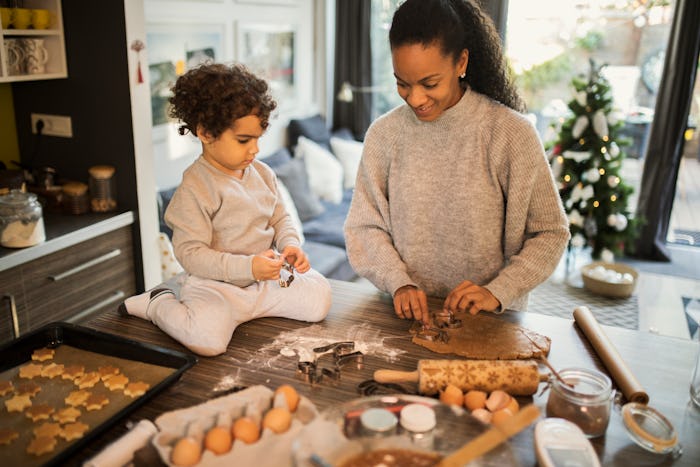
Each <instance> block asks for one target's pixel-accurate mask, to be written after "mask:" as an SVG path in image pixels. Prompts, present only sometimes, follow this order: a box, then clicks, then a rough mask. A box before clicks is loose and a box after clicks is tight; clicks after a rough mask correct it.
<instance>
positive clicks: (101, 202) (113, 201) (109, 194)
mask: <svg viewBox="0 0 700 467" xmlns="http://www.w3.org/2000/svg"><path fill="white" fill-rule="evenodd" d="M114 171H115V169H114V167H112V166H111V165H95V166H92V167H90V168H89V169H88V173H89V174H90V179H89V189H90V207H91V208H92V211H93V212H109V211H114V210H115V209H117V189H116V183H115V179H114Z"/></svg>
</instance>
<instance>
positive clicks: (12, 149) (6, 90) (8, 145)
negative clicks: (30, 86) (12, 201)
mask: <svg viewBox="0 0 700 467" xmlns="http://www.w3.org/2000/svg"><path fill="white" fill-rule="evenodd" d="M0 122H2V123H1V124H0V162H2V163H4V164H5V166H7V168H8V169H16V168H17V166H15V165H14V164H12V163H11V162H10V161H12V160H19V146H18V145H17V129H16V128H15V108H14V104H13V102H12V87H11V85H10V84H9V83H4V84H0Z"/></svg>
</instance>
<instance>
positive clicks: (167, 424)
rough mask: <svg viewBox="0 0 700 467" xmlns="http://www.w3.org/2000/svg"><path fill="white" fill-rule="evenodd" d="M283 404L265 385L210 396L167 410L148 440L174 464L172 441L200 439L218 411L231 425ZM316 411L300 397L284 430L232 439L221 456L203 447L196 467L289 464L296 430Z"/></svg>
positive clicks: (257, 416)
mask: <svg viewBox="0 0 700 467" xmlns="http://www.w3.org/2000/svg"><path fill="white" fill-rule="evenodd" d="M280 404H286V402H285V400H284V397H279V396H278V397H275V396H274V391H272V390H271V389H269V388H267V387H265V386H252V387H250V388H248V389H245V390H243V391H240V392H236V393H234V394H229V395H227V396H222V397H218V398H216V399H211V400H209V401H207V402H204V403H202V404H199V405H195V406H191V407H187V408H184V409H178V410H173V411H170V412H166V413H164V414H162V415H161V416H159V417H158V418H157V419H156V420H155V424H156V426H157V427H158V430H159V431H158V433H157V434H156V435H155V436H154V437H153V438H152V440H151V443H152V444H153V446H154V447H155V449H156V450H157V451H158V454H159V455H160V458H161V460H162V461H163V462H164V463H165V464H166V465H169V466H175V464H173V462H172V460H171V454H172V451H173V447H174V445H175V443H176V442H177V441H178V440H179V439H181V438H182V437H184V436H188V435H191V434H192V433H193V432H195V433H196V437H198V438H203V435H204V434H206V432H207V431H208V430H209V429H210V428H212V427H214V426H215V425H216V424H217V422H219V421H220V417H221V414H228V415H230V420H231V424H233V422H235V420H236V419H238V418H239V417H242V416H244V415H246V416H250V415H252V416H253V417H254V418H257V419H258V420H260V419H261V418H262V415H264V413H265V412H266V411H267V410H269V409H270V408H272V407H279V406H280ZM317 416H318V410H317V409H316V406H315V405H314V404H313V403H312V402H311V401H310V400H309V399H307V398H306V397H303V396H300V400H299V405H298V406H297V410H296V411H295V412H294V413H292V423H291V426H290V427H289V429H288V430H287V431H286V432H284V433H280V434H277V433H274V432H272V431H271V430H269V429H267V428H265V429H262V431H261V435H260V439H259V440H258V441H256V442H255V443H251V444H245V443H244V442H242V441H240V440H234V442H233V445H232V447H231V450H230V451H229V452H227V453H225V454H222V455H216V454H214V453H213V452H211V451H208V450H205V449H203V450H202V456H201V459H200V461H199V463H198V464H196V465H198V466H206V467H210V466H230V465H255V466H256V467H267V466H270V467H273V466H274V467H279V466H288V465H289V466H291V465H292V443H293V441H294V440H295V438H296V437H297V435H298V433H299V431H300V430H301V429H302V428H303V427H304V426H305V425H307V424H308V423H310V422H311V421H313V420H314V419H316V418H317Z"/></svg>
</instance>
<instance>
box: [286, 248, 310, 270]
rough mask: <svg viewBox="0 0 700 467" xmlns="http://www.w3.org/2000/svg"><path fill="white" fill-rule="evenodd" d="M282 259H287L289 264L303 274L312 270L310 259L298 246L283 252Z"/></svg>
mask: <svg viewBox="0 0 700 467" xmlns="http://www.w3.org/2000/svg"><path fill="white" fill-rule="evenodd" d="M282 258H286V259H287V262H288V263H289V264H291V265H292V266H294V269H296V270H297V271H299V272H300V273H302V274H303V273H305V272H306V271H308V270H309V269H311V265H310V264H309V258H308V257H307V256H306V253H304V252H303V251H302V249H301V248H299V247H298V246H287V247H285V248H284V250H282Z"/></svg>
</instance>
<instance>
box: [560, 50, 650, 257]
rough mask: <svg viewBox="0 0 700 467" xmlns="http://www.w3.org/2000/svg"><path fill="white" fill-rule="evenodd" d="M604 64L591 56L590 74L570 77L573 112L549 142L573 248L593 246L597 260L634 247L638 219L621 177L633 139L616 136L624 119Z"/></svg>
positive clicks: (627, 186) (619, 253) (629, 192)
mask: <svg viewBox="0 0 700 467" xmlns="http://www.w3.org/2000/svg"><path fill="white" fill-rule="evenodd" d="M603 67H604V66H602V67H597V66H596V64H595V63H594V62H593V61H592V60H591V70H590V73H589V75H588V77H585V76H579V77H575V78H574V79H573V80H572V84H573V87H574V97H573V98H572V99H571V101H570V102H569V104H568V105H569V109H570V110H571V112H572V113H573V114H572V115H571V116H570V117H568V118H567V119H565V120H564V121H563V123H562V124H561V128H560V129H559V132H558V136H557V139H556V141H554V142H553V143H550V145H549V146H552V149H551V163H552V170H553V172H554V176H555V178H556V179H557V182H558V183H559V194H560V195H561V199H562V201H563V203H564V208H565V209H566V213H567V215H568V217H569V225H570V227H569V228H570V230H571V242H570V244H569V250H570V251H571V248H582V247H585V246H590V247H591V249H592V253H591V256H592V257H593V258H594V259H603V260H604V261H608V262H612V261H614V257H615V255H622V254H623V253H624V252H625V251H630V250H631V248H632V246H633V240H634V239H635V238H636V236H637V232H638V229H637V224H638V222H637V220H636V219H635V218H634V217H633V216H632V214H631V213H630V212H629V211H628V208H627V203H628V200H629V197H630V195H631V194H632V192H633V189H632V187H631V186H629V185H628V184H626V183H624V182H623V180H622V178H621V177H620V169H621V166H622V161H623V159H624V158H625V152H624V151H623V149H622V147H624V146H625V145H626V144H629V142H628V141H625V140H617V139H616V135H617V133H618V132H619V130H620V129H621V127H622V126H623V125H624V123H623V122H622V121H621V120H620V119H619V118H618V117H617V114H618V113H617V112H615V111H614V108H613V98H612V94H611V91H610V84H609V82H608V81H607V79H606V78H605V76H603V75H602V74H601V71H602V69H603Z"/></svg>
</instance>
